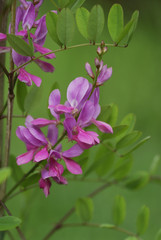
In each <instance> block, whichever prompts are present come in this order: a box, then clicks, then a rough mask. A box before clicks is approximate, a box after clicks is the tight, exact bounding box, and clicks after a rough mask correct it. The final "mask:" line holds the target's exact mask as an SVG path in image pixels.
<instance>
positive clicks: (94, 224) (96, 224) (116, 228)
mask: <svg viewBox="0 0 161 240" xmlns="http://www.w3.org/2000/svg"><path fill="white" fill-rule="evenodd" d="M103 225H105V226H106V224H99V223H65V224H62V227H95V228H107V229H111V230H116V231H118V232H121V233H125V234H126V235H128V236H132V237H136V238H137V239H138V240H141V238H140V237H139V236H138V235H137V234H135V233H133V232H130V231H128V230H126V229H124V228H120V227H118V226H115V225H112V224H109V225H111V226H110V227H109V228H108V227H103Z"/></svg>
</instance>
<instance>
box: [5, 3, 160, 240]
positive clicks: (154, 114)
mask: <svg viewBox="0 0 161 240" xmlns="http://www.w3.org/2000/svg"><path fill="white" fill-rule="evenodd" d="M44 2H45V3H44V4H43V5H42V9H41V11H42V12H41V13H40V15H41V14H44V13H46V12H47V11H49V10H51V9H52V8H53V7H52V6H53V5H52V3H51V2H50V1H49V0H46V1H44ZM117 2H119V3H121V5H122V6H123V8H124V14H125V21H127V20H128V19H130V16H131V14H132V12H133V11H134V10H136V9H138V10H139V11H140V18H139V23H138V27H137V30H136V33H135V34H134V37H133V39H132V41H131V43H130V45H129V47H128V48H126V49H123V48H112V47H111V48H109V51H108V53H107V54H106V55H105V57H104V63H106V64H107V65H108V66H109V67H110V66H112V68H113V75H112V77H111V79H110V80H109V81H108V82H107V83H106V84H105V85H104V86H103V87H101V89H100V92H101V96H100V102H101V104H102V105H105V104H108V103H116V104H117V105H118V107H119V120H121V119H122V118H123V117H124V116H125V115H126V114H127V113H134V114H135V115H136V117H137V122H136V129H138V130H140V131H142V132H143V137H145V136H149V135H150V136H151V140H150V141H149V142H148V143H146V144H145V145H144V146H142V147H141V148H140V149H139V150H137V151H136V153H135V154H134V159H135V161H134V168H133V169H134V170H143V169H145V170H148V169H149V167H150V163H151V161H152V159H153V157H154V155H155V154H159V153H160V144H161V141H160V134H161V127H160V120H161V111H160V101H161V97H160V89H161V80H160V76H161V66H160V64H161V44H160V42H161V27H160V22H161V21H160V20H161V17H160V9H161V2H160V1H159V0H158V1H157V0H154V1H149V0H147V1H139V0H138V1H117ZM96 3H99V4H101V5H102V6H103V9H104V12H105V15H106V20H107V15H108V11H109V9H110V7H111V5H112V3H114V1H96V0H95V1H90V0H87V1H86V3H85V4H84V6H85V7H87V8H88V9H89V10H90V9H91V7H92V6H93V5H94V4H96ZM100 40H101V39H100ZM103 40H104V41H105V42H106V43H111V39H110V37H109V35H108V33H107V27H106V25H105V33H104V37H103ZM84 42H86V41H85V40H84V39H83V38H82V37H81V35H80V34H79V33H78V32H76V34H75V38H74V40H73V43H72V44H71V45H73V44H78V43H84ZM45 46H46V47H48V48H50V49H52V50H54V49H56V48H58V46H57V45H56V44H54V43H53V42H52V40H51V39H50V37H49V36H48V37H47V41H46V43H45ZM95 56H96V47H84V48H78V49H72V50H67V51H63V52H60V53H57V54H56V59H54V60H52V61H51V62H52V63H53V65H54V66H55V72H54V73H53V74H50V73H44V72H43V71H41V70H40V69H39V68H38V67H37V66H36V65H35V64H34V63H33V64H32V65H31V66H29V67H28V68H27V70H29V71H30V72H31V73H32V74H35V75H37V76H39V77H41V78H42V80H43V81H42V85H41V87H40V89H39V91H38V94H37V100H36V103H35V104H34V103H33V107H32V109H31V115H32V116H33V117H35V118H37V117H47V112H48V110H47V106H48V97H49V93H50V92H51V89H52V86H53V84H54V82H55V81H56V82H57V83H58V84H59V86H60V91H61V94H62V103H63V102H64V101H65V99H66V89H67V86H68V84H69V83H70V82H71V81H72V80H73V79H74V78H76V77H78V76H84V77H86V76H87V75H86V72H85V68H84V66H85V63H86V62H89V63H91V65H92V66H94V58H95ZM6 89H7V86H6ZM14 114H21V113H20V111H19V109H18V106H17V103H16V100H15V105H14ZM18 125H24V119H21V120H20V119H14V120H13V129H12V143H11V153H12V154H14V155H15V156H17V155H20V154H22V153H23V152H25V147H24V144H23V143H22V142H21V141H20V140H19V139H18V138H17V137H16V135H15V131H16V128H17V126H18ZM90 161H92V157H91V158H90ZM29 165H30V164H28V166H23V169H24V170H27V169H28V168H30V166H29ZM159 170H161V168H159ZM158 175H159V171H158ZM13 184H14V181H13V180H11V181H10V184H9V185H10V187H11V186H12V185H13ZM98 186H100V184H99V183H83V182H78V181H75V182H74V181H69V184H68V185H67V186H61V185H56V184H55V183H54V182H53V184H52V188H51V194H50V195H49V197H48V198H45V196H44V195H43V192H42V190H40V189H39V188H36V189H35V190H30V191H28V192H26V193H25V194H22V195H19V196H17V197H15V198H14V199H13V200H12V201H8V202H7V206H8V207H9V209H10V210H11V212H12V214H13V215H15V216H19V217H20V218H22V219H23V224H22V229H23V231H24V233H25V236H26V238H27V239H30V240H32V239H34V240H39V239H42V237H43V236H45V234H46V233H47V232H48V231H49V230H50V229H51V227H52V226H53V224H54V223H55V222H57V221H58V220H59V219H60V218H61V217H62V216H63V215H64V214H65V213H66V212H67V211H68V210H69V209H70V208H71V207H72V206H73V205H74V204H75V201H76V199H77V198H78V197H84V196H86V195H87V194H89V193H90V192H92V191H93V190H94V189H96V188H97V187H98ZM117 194H121V195H123V196H124V197H125V200H126V202H127V217H126V220H125V222H124V223H123V225H122V227H123V228H126V229H128V230H130V231H133V232H135V231H136V216H137V212H138V210H139V209H140V208H141V206H142V205H143V204H146V205H147V206H149V207H150V227H149V229H148V230H147V232H146V233H145V235H144V239H146V240H151V239H154V235H155V233H156V231H157V230H158V229H159V228H160V227H161V204H160V203H161V187H160V185H157V184H154V183H150V184H148V185H147V186H146V187H145V188H143V189H141V190H138V191H128V190H126V189H123V188H120V187H118V186H114V187H110V188H108V189H106V190H105V191H103V192H102V193H101V194H100V195H98V196H97V197H95V198H94V205H95V211H94V218H93V220H92V222H96V223H105V222H108V223H112V204H113V200H114V197H115V195H117ZM69 222H79V219H78V218H77V216H76V215H75V214H74V215H72V217H71V218H70V219H69ZM12 232H13V233H14V234H15V236H16V239H19V237H18V235H17V233H16V231H15V230H13V231H12ZM125 237H126V235H125V234H122V233H118V232H115V231H113V230H106V229H95V228H83V227H80V228H65V229H62V230H61V231H58V232H57V233H56V234H55V235H53V237H51V240H52V239H57V240H62V239H63V240H68V239H70V240H74V239H77V240H82V239H92V240H96V239H98V238H99V239H102V240H105V239H111V240H112V239H120V240H121V239H125ZM7 239H8V236H7V235H6V238H5V240H7Z"/></svg>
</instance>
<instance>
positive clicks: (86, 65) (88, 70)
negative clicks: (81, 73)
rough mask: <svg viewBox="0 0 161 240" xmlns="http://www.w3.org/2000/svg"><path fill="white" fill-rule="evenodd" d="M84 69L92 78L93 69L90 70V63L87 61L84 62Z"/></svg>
mask: <svg viewBox="0 0 161 240" xmlns="http://www.w3.org/2000/svg"><path fill="white" fill-rule="evenodd" d="M85 69H86V71H87V73H88V75H89V76H90V77H91V78H92V79H94V73H93V71H92V68H91V65H90V64H89V63H88V62H87V63H86V64H85Z"/></svg>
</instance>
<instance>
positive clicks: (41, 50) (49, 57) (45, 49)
mask: <svg viewBox="0 0 161 240" xmlns="http://www.w3.org/2000/svg"><path fill="white" fill-rule="evenodd" d="M34 47H35V49H36V51H38V52H40V53H41V54H46V53H49V52H51V50H50V49H48V48H44V47H42V46H40V45H39V44H36V43H34ZM44 57H45V58H48V59H52V58H56V56H55V54H54V53H50V54H49V55H46V56H44Z"/></svg>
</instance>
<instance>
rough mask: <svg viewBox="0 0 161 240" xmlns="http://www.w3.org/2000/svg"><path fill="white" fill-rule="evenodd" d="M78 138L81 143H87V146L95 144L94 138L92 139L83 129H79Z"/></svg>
mask: <svg viewBox="0 0 161 240" xmlns="http://www.w3.org/2000/svg"><path fill="white" fill-rule="evenodd" d="M77 138H78V140H79V141H80V142H83V143H87V144H90V145H91V144H93V143H94V141H93V137H91V136H90V135H89V134H88V132H85V131H84V130H83V129H81V128H79V132H78V135H77Z"/></svg>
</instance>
